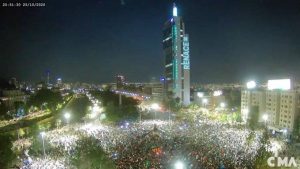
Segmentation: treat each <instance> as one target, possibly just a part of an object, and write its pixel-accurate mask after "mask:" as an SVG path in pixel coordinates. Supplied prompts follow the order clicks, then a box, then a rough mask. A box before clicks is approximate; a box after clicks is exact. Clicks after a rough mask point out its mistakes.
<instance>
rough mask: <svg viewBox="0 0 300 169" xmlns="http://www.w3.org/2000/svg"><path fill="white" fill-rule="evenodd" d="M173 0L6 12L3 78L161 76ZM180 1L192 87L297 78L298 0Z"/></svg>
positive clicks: (61, 5) (89, 79)
mask: <svg viewBox="0 0 300 169" xmlns="http://www.w3.org/2000/svg"><path fill="white" fill-rule="evenodd" d="M173 2H174V1H163V2H162V1H158V0H157V1H150V0H145V1H143V2H141V1H137V0H127V1H126V0H125V1H121V2H120V1H117V0H116V1H105V0H103V1H92V2H89V3H85V2H83V1H74V2H73V3H66V2H58V1H54V2H51V3H48V2H47V3H46V6H45V7H39V8H20V9H16V8H13V7H6V8H3V10H1V12H0V13H1V15H0V16H1V21H2V23H3V24H2V25H3V26H2V28H3V29H1V31H0V36H1V37H2V38H1V40H0V43H1V44H2V45H0V51H1V63H0V73H1V77H2V76H3V77H16V78H17V79H20V81H31V80H33V81H39V80H41V76H42V75H44V72H45V71H46V70H50V72H51V75H52V76H51V78H53V79H56V78H57V77H62V78H63V79H64V80H66V81H86V82H95V83H98V82H99V83H101V82H109V81H114V77H115V75H116V74H123V75H125V76H126V77H127V78H128V79H130V81H149V80H150V79H151V77H153V76H154V77H160V76H162V75H163V69H164V67H163V62H164V57H163V50H162V42H161V39H162V37H163V35H162V33H161V29H162V25H163V23H164V22H165V19H166V18H171V14H172V12H171V10H170V9H171V8H170V7H171V6H172V4H173ZM175 2H176V4H177V6H179V10H180V11H179V12H180V14H181V15H182V16H183V19H184V20H185V23H186V25H188V27H187V32H189V34H190V43H191V82H192V83H194V82H201V83H209V82H216V83H218V82H241V81H246V80H247V79H258V81H265V80H266V79H270V78H283V77H294V78H297V77H298V75H299V73H300V69H299V68H298V65H297V63H298V62H299V61H300V57H299V56H298V55H299V52H300V51H299V50H300V49H299V48H298V44H299V42H300V38H299V37H300V31H299V30H300V23H299V22H297V21H298V20H299V19H300V14H299V8H300V7H299V6H300V4H299V2H298V1H292V0H290V1H284V2H282V1H272V2H271V1H251V2H250V1H249V2H245V1H243V2H240V1H233V0H231V1H226V2H219V1H210V2H208V1H175ZM54 9H55V12H53V10H54ZM78 10H80V11H81V13H80V14H79V13H78ZM119 25H122V26H119Z"/></svg>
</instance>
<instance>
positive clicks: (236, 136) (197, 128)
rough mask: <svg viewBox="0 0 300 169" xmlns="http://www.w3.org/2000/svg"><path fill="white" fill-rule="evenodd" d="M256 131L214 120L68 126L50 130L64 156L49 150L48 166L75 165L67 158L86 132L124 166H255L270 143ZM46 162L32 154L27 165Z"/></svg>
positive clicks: (48, 136) (51, 141)
mask: <svg viewBox="0 0 300 169" xmlns="http://www.w3.org/2000/svg"><path fill="white" fill-rule="evenodd" d="M250 133H251V132H250V131H249V130H247V129H245V128H236V127H229V126H228V125H224V124H222V123H217V122H212V121H208V120H203V121H199V122H197V123H193V124H190V123H183V122H173V123H169V122H166V121H144V122H142V123H125V124H124V125H122V126H108V125H103V124H101V123H89V124H75V125H68V126H65V127H63V128H61V129H55V130H52V131H49V132H46V134H45V137H44V139H45V142H46V143H47V144H49V145H50V146H51V148H53V149H55V150H56V151H53V152H57V151H59V152H64V153H61V154H63V156H53V152H52V153H51V152H47V159H50V161H51V160H52V161H51V162H49V163H47V165H51V166H57V167H56V168H63V166H64V167H67V166H68V165H70V164H69V163H67V162H66V161H68V160H67V159H68V158H69V156H72V155H73V152H74V150H75V149H76V147H77V146H78V144H77V143H78V141H80V139H82V138H84V137H85V138H93V139H96V140H97V141H98V146H99V148H102V149H103V150H104V151H105V152H106V154H107V155H108V156H109V158H110V159H112V160H113V161H114V162H115V164H116V167H117V168H119V169H127V168H129V169H130V168H172V166H173V165H174V163H175V162H176V161H181V162H182V163H183V164H184V165H185V166H186V168H197V169H199V168H253V167H254V166H255V160H256V158H259V156H260V154H259V153H258V152H259V149H260V148H261V147H262V146H264V145H263V144H261V139H262V133H261V132H257V131H256V132H254V133H252V134H253V137H252V138H251V140H250V139H249V138H250V135H251V134H250ZM87 146H88V145H87ZM56 154H58V153H56ZM50 157H52V158H50ZM26 159H28V158H26ZM58 159H59V160H58ZM62 159H63V160H62ZM44 163H45V162H44V161H43V160H42V159H39V158H32V162H31V163H30V164H26V166H30V168H32V169H34V168H44V167H46V165H44ZM53 168H55V167H53ZM67 168H68V167H67Z"/></svg>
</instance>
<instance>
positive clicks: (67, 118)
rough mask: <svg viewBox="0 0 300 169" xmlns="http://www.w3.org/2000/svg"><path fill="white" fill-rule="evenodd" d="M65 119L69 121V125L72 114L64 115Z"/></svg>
mask: <svg viewBox="0 0 300 169" xmlns="http://www.w3.org/2000/svg"><path fill="white" fill-rule="evenodd" d="M64 117H65V119H66V120H67V123H69V119H70V117H71V114H70V113H69V112H67V113H65V114H64Z"/></svg>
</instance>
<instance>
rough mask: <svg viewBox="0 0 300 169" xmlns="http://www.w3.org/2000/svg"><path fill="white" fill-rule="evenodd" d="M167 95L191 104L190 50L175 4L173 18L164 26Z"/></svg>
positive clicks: (185, 103)
mask: <svg viewBox="0 0 300 169" xmlns="http://www.w3.org/2000/svg"><path fill="white" fill-rule="evenodd" d="M163 50H164V55H165V65H164V66H165V95H166V97H168V98H171V97H173V98H178V99H180V102H181V103H182V104H184V105H188V104H190V54H189V53H190V52H189V51H190V49H189V37H188V35H187V34H186V33H185V27H184V23H183V20H182V18H181V17H180V16H178V11H177V7H176V5H175V4H174V7H173V16H172V18H171V19H170V20H168V21H167V22H166V23H165V24H164V28H163Z"/></svg>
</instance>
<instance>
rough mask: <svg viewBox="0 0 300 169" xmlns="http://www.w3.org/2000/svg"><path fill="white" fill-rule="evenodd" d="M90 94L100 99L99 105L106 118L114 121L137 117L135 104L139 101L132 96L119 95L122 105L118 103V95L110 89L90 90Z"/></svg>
mask: <svg viewBox="0 0 300 169" xmlns="http://www.w3.org/2000/svg"><path fill="white" fill-rule="evenodd" d="M91 94H92V95H93V96H94V97H96V98H97V99H99V100H100V101H101V103H102V104H101V106H103V107H104V111H105V113H106V117H107V118H106V120H108V121H113V122H115V121H120V120H123V119H131V120H136V119H137V118H138V115H139V113H138V109H137V105H138V104H139V102H138V101H137V100H135V99H134V98H132V97H125V96H121V97H122V105H119V95H118V94H115V93H113V92H111V91H108V90H106V91H92V92H91Z"/></svg>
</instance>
